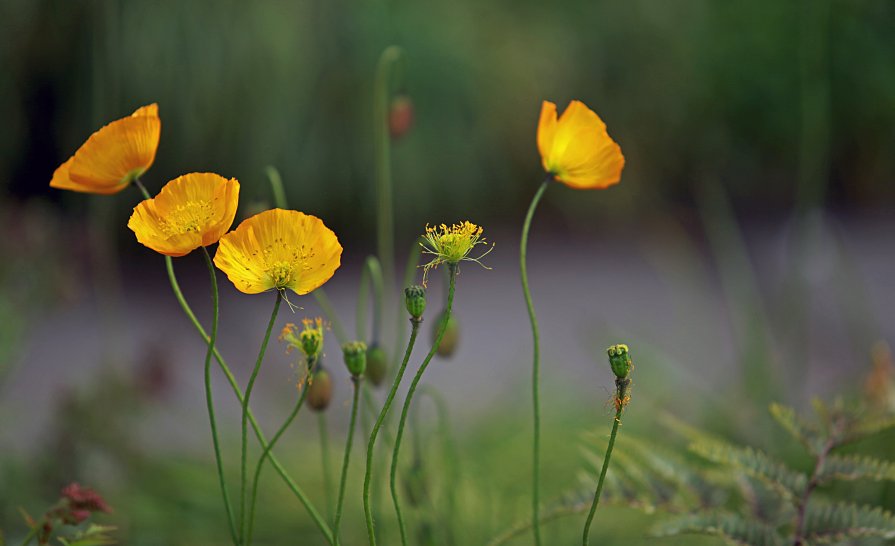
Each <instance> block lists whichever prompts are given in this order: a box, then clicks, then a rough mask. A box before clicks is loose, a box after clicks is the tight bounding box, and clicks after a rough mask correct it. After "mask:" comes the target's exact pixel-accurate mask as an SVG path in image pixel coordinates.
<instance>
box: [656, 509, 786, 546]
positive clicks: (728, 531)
mask: <svg viewBox="0 0 895 546" xmlns="http://www.w3.org/2000/svg"><path fill="white" fill-rule="evenodd" d="M651 534H652V535H653V536H657V537H667V536H674V535H682V534H700V535H713V536H718V537H721V538H723V539H724V540H725V541H727V542H728V543H729V544H736V545H742V546H782V545H783V540H782V539H781V537H780V535H778V534H777V531H776V530H775V529H774V528H773V527H769V526H767V525H763V524H761V523H756V522H753V521H749V520H746V519H743V518H742V517H740V516H738V515H735V514H729V513H723V512H722V513H708V514H694V515H688V516H680V517H676V518H671V519H668V520H665V521H662V522H660V523H659V524H657V525H656V526H655V527H653V529H652V531H651Z"/></svg>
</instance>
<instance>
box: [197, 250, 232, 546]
mask: <svg viewBox="0 0 895 546" xmlns="http://www.w3.org/2000/svg"><path fill="white" fill-rule="evenodd" d="M202 256H203V257H204V258H205V265H206V266H208V275H209V277H210V279H211V304H212V318H211V337H209V338H208V350H207V351H205V403H206V405H207V406H208V423H209V425H210V426H211V441H212V444H213V445H214V462H215V465H216V466H217V470H218V482H219V483H220V486H221V497H222V498H223V499H224V509H225V510H226V511H227V524H228V525H229V527H230V538H232V539H233V544H239V537H238V536H237V534H236V520H235V518H234V517H233V506H231V504H230V495H229V494H228V493H227V481H226V480H225V479H224V463H223V460H222V458H221V444H220V439H219V438H220V437H219V436H218V426H217V419H216V418H215V414H214V398H213V397H212V392H211V355H212V354H213V352H214V344H215V341H216V340H217V336H218V317H219V316H220V315H219V306H218V281H217V277H216V276H215V273H214V264H212V263H211V256H209V255H208V249H207V248H205V247H204V246H203V247H202Z"/></svg>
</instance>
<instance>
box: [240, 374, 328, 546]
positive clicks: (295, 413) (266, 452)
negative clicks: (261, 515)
mask: <svg viewBox="0 0 895 546" xmlns="http://www.w3.org/2000/svg"><path fill="white" fill-rule="evenodd" d="M308 360H309V362H308V378H311V377H313V375H312V374H313V373H314V365H315V363H316V359H308ZM307 396H308V385H307V384H305V386H304V388H302V389H301V394H300V395H299V396H298V401H296V403H295V407H294V408H292V413H290V414H289V416H288V417H286V420H285V421H284V422H283V424H282V425H281V426H280V428H279V429H278V430H277V432H276V434H274V435H273V438H271V439H270V442H269V443H268V444H267V446H266V447H265V448H264V451H263V452H262V453H261V457H260V458H259V459H258V463H257V464H256V465H255V475H254V477H253V478H252V498H251V501H250V502H249V530H248V534H247V535H246V541H245V543H246V544H251V543H252V534H253V532H254V530H255V505H256V502H257V500H258V482H259V480H260V478H261V470H262V468H263V467H264V461H265V460H267V457H268V455H270V450H272V449H273V446H275V445H276V443H277V442H278V441H279V439H280V437H281V436H282V435H283V433H285V432H286V429H288V428H289V425H291V424H292V421H294V420H295V418H296V417H297V416H298V412H299V411H300V410H301V407H302V406H303V405H304V403H305V398H307Z"/></svg>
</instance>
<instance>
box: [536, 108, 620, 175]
mask: <svg viewBox="0 0 895 546" xmlns="http://www.w3.org/2000/svg"><path fill="white" fill-rule="evenodd" d="M538 151H540V152H541V163H542V164H543V165H544V170H545V171H547V172H548V173H550V174H551V175H553V177H554V178H555V179H556V180H559V181H560V182H562V183H563V184H565V185H566V186H569V187H570V188H574V189H577V190H599V189H603V188H607V187H609V186H611V185H613V184H615V183H617V182H618V181H619V180H620V179H621V176H622V169H623V168H624V166H625V157H624V156H623V155H622V150H621V148H620V147H619V145H618V144H616V142H615V141H614V140H612V138H611V137H610V136H609V134H608V133H607V132H606V124H605V123H603V120H601V119H600V116H598V115H597V114H596V113H594V111H593V110H591V109H590V108H588V107H587V106H585V105H584V103H583V102H580V101H577V100H573V101H572V102H571V103H569V106H568V108H566V111H565V112H563V113H562V116H560V117H559V119H558V120H557V119H556V105H555V104H553V103H552V102H549V101H544V104H543V105H542V106H541V120H540V122H539V123H538Z"/></svg>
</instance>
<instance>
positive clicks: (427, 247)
mask: <svg viewBox="0 0 895 546" xmlns="http://www.w3.org/2000/svg"><path fill="white" fill-rule="evenodd" d="M487 244H488V243H487V242H486V241H485V238H484V237H482V228H481V227H479V226H477V225H475V224H473V223H472V222H469V221H464V222H461V223H459V224H454V225H452V226H448V225H447V224H441V225H440V226H429V225H428V224H427V225H426V233H425V234H424V235H423V241H422V242H420V246H421V247H423V253H424V254H430V255H432V256H433V258H432V260H431V261H430V262H429V263H427V264H426V265H424V266H423V286H426V278H427V276H428V274H429V270H430V269H434V268H436V267H438V266H439V265H441V264H444V263H446V264H448V265H450V266H456V265H457V264H459V263H460V262H464V261H465V262H475V263H477V264H479V265H480V266H482V267H484V268H485V269H490V267H487V266H486V265H485V264H483V263H482V262H481V261H480V260H481V259H482V258H484V257H485V256H487V255H488V253H490V252H491V251H492V250H493V249H494V244H492V245H491V246H490V248H488V250H486V251H485V252H483V253H482V254H481V255H479V256H478V257H475V258H472V257H470V256H469V254H470V253H471V252H472V250H473V249H474V248H475V247H477V246H478V245H486V246H487Z"/></svg>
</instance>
